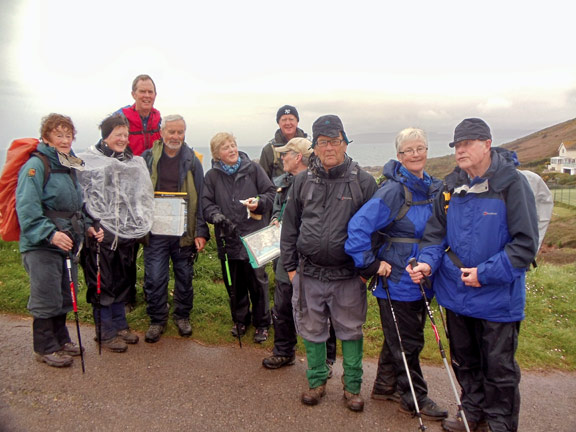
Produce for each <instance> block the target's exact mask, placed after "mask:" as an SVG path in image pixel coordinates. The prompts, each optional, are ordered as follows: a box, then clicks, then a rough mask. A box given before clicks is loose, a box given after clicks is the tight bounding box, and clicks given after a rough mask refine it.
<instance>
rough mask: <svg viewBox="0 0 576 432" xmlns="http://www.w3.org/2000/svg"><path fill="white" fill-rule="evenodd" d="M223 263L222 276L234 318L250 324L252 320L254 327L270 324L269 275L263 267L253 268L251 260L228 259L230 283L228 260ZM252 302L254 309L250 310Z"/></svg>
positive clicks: (241, 322) (239, 321)
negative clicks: (227, 269)
mask: <svg viewBox="0 0 576 432" xmlns="http://www.w3.org/2000/svg"><path fill="white" fill-rule="evenodd" d="M220 262H221V264H222V276H223V278H224V284H225V285H226V290H228V295H229V296H230V311H231V313H232V320H233V321H234V322H238V323H240V324H244V325H246V326H248V325H249V324H250V321H252V322H253V324H254V327H257V328H258V327H265V328H268V327H269V326H270V295H269V292H268V275H267V274H266V270H265V269H264V268H263V267H262V268H257V269H255V268H252V266H251V265H250V262H249V261H242V260H233V259H229V260H228V267H229V270H230V278H231V279H232V284H229V283H228V277H227V272H226V261H225V260H220ZM250 303H252V310H250Z"/></svg>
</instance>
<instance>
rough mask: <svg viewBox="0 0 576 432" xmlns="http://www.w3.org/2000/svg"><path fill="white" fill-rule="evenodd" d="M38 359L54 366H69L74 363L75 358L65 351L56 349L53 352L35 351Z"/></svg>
mask: <svg viewBox="0 0 576 432" xmlns="http://www.w3.org/2000/svg"><path fill="white" fill-rule="evenodd" d="M34 356H35V357H36V360H37V361H39V362H40V363H46V364H47V365H48V366H53V367H67V366H70V365H72V363H74V359H73V358H72V357H71V356H69V355H68V354H64V352H63V351H56V352H53V353H51V354H39V353H36V352H35V353H34Z"/></svg>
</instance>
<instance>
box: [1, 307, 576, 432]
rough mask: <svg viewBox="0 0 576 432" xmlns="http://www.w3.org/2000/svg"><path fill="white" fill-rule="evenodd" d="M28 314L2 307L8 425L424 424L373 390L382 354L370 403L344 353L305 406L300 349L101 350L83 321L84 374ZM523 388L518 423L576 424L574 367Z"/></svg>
mask: <svg viewBox="0 0 576 432" xmlns="http://www.w3.org/2000/svg"><path fill="white" fill-rule="evenodd" d="M31 323H32V321H31V319H30V318H28V317H20V316H11V315H0V346H1V347H2V350H1V354H0V431H2V432H6V431H10V432H24V431H28V432H35V431H46V430H49V431H51V432H58V431H66V432H69V431H104V430H106V431H183V430H189V431H266V432H268V431H310V430H317V431H322V430H330V431H331V432H332V431H347V432H351V431H358V430H366V431H417V430H418V422H417V420H416V419H414V418H411V417H409V416H406V415H404V414H401V413H399V412H398V411H397V405H396V404H394V403H392V402H381V401H373V400H370V399H369V394H370V390H371V387H372V385H371V384H372V382H373V380H374V376H375V373H376V362H375V360H371V359H369V360H366V361H365V383H366V384H365V386H364V388H363V390H362V394H363V396H364V397H365V398H366V401H367V402H366V408H365V411H364V412H363V413H353V412H351V411H349V410H348V409H346V407H345V406H344V402H343V400H342V385H341V383H340V377H341V374H342V369H341V362H340V361H338V362H337V364H336V368H335V376H334V378H332V379H331V380H330V381H329V383H328V394H327V396H326V397H325V398H324V400H323V401H322V402H321V403H320V405H318V406H316V407H307V406H303V405H302V404H301V403H300V401H299V395H300V392H301V391H302V390H303V389H304V387H305V386H306V379H305V370H306V363H305V359H303V358H298V361H297V364H296V365H294V366H292V367H287V368H283V369H280V370H276V371H269V370H267V369H264V368H263V367H262V366H261V361H262V358H263V357H264V356H266V355H268V352H267V351H266V350H263V349H258V348H254V347H246V346H245V347H244V348H242V349H240V348H239V347H238V346H236V345H232V344H231V345H229V346H219V347H207V346H204V345H202V344H200V343H198V342H196V341H194V340H193V339H181V338H168V337H164V338H162V339H161V341H160V342H158V343H156V344H146V343H144V342H141V343H139V344H138V345H136V346H131V347H130V348H129V350H128V352H127V353H125V354H113V353H108V352H104V353H102V356H98V348H97V345H96V343H95V342H93V341H92V337H93V335H94V327H92V326H82V338H83V340H84V341H85V345H86V348H87V353H86V374H85V375H83V374H82V370H81V367H80V362H79V361H76V362H75V364H74V366H73V367H72V368H69V369H56V368H51V367H48V366H46V365H44V364H40V363H37V362H36V361H35V360H34V359H33V356H32V336H31ZM70 329H71V330H73V329H74V328H73V324H70ZM74 334H75V333H74ZM141 336H142V335H141ZM142 339H143V338H142ZM424 373H425V376H426V378H427V380H428V383H429V385H430V389H431V390H430V395H431V397H432V398H434V399H435V400H436V401H437V402H438V403H439V404H440V405H444V406H449V407H450V409H451V412H452V413H454V412H455V406H454V403H453V402H452V400H453V396H452V393H451V390H450V386H449V382H448V379H447V376H446V372H445V370H444V369H442V368H436V367H425V368H424ZM521 391H522V398H523V399H522V410H521V419H520V430H521V431H523V432H543V431H547V432H548V431H558V432H564V431H573V430H576V413H575V407H576V374H572V373H561V372H555V373H551V374H546V375H545V374H541V373H527V372H525V373H524V374H523V377H522V383H521ZM425 424H426V426H428V431H430V432H435V431H440V430H441V427H440V425H439V423H435V422H426V423H425Z"/></svg>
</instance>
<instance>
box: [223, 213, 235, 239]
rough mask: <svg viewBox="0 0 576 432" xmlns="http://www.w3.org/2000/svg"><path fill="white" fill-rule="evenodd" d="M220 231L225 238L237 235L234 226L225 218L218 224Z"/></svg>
mask: <svg viewBox="0 0 576 432" xmlns="http://www.w3.org/2000/svg"><path fill="white" fill-rule="evenodd" d="M220 229H221V230H222V234H224V235H225V236H226V237H235V236H236V234H237V230H236V225H235V224H234V223H233V222H231V221H230V220H229V219H226V218H224V220H223V221H222V222H221V223H220Z"/></svg>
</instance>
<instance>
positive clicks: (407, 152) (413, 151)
mask: <svg viewBox="0 0 576 432" xmlns="http://www.w3.org/2000/svg"><path fill="white" fill-rule="evenodd" d="M426 150H428V147H423V146H420V147H416V148H415V149H413V148H409V149H406V150H404V151H401V152H398V154H405V155H408V156H412V155H414V154H422V153H424V152H426Z"/></svg>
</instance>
